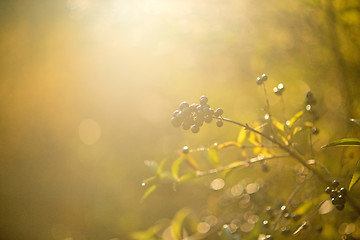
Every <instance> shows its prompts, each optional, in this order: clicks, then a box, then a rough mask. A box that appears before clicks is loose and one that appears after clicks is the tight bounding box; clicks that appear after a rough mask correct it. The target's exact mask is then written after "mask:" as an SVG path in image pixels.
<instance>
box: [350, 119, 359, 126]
mask: <svg viewBox="0 0 360 240" xmlns="http://www.w3.org/2000/svg"><path fill="white" fill-rule="evenodd" d="M350 121H351V122H354V123H356V124H358V125H360V120H356V119H353V118H351V119H350Z"/></svg>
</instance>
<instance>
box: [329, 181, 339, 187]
mask: <svg viewBox="0 0 360 240" xmlns="http://www.w3.org/2000/svg"><path fill="white" fill-rule="evenodd" d="M331 186H333V187H335V188H336V187H338V186H339V182H338V181H337V180H334V181H332V183H331Z"/></svg>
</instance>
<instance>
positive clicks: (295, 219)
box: [291, 213, 301, 222]
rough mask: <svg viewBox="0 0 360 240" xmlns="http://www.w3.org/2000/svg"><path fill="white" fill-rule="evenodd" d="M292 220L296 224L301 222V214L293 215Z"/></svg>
mask: <svg viewBox="0 0 360 240" xmlns="http://www.w3.org/2000/svg"><path fill="white" fill-rule="evenodd" d="M291 218H292V219H293V220H294V221H295V222H296V221H298V220H300V218H301V214H297V213H292V214H291Z"/></svg>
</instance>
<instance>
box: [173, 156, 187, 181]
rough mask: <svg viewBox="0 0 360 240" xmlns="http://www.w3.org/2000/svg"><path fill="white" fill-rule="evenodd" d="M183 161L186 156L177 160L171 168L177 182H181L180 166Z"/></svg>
mask: <svg viewBox="0 0 360 240" xmlns="http://www.w3.org/2000/svg"><path fill="white" fill-rule="evenodd" d="M183 160H184V155H181V156H180V157H179V158H178V159H176V160H175V162H174V163H173V164H172V166H171V173H172V175H173V177H174V178H175V179H176V180H179V169H180V164H181V163H182V162H183Z"/></svg>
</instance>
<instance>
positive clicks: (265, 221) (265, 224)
mask: <svg viewBox="0 0 360 240" xmlns="http://www.w3.org/2000/svg"><path fill="white" fill-rule="evenodd" d="M263 225H264V227H266V228H268V227H269V221H268V220H264V221H263Z"/></svg>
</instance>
